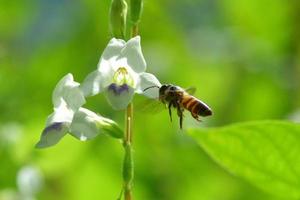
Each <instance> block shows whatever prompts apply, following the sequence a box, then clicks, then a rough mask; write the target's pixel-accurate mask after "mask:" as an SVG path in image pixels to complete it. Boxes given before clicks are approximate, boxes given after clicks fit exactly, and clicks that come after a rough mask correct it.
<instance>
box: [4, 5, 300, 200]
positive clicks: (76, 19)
mask: <svg viewBox="0 0 300 200" xmlns="http://www.w3.org/2000/svg"><path fill="white" fill-rule="evenodd" d="M109 5H110V1H109V0H26V1H22V0H0V199H1V200H10V199H16V196H17V195H18V194H25V196H26V194H27V193H32V194H33V196H34V198H35V199H42V200H52V199H62V200H67V199H72V200H81V199H116V198H117V197H118V194H119V192H120V190H121V185H122V177H121V166H122V159H123V149H122V145H121V144H120V142H118V141H116V140H114V139H111V138H109V137H107V136H104V135H103V136H102V135H100V136H99V137H97V138H96V139H94V140H92V141H88V142H80V141H78V140H76V139H75V138H73V137H72V136H70V135H67V136H66V137H65V138H64V139H63V140H62V141H61V142H60V143H59V144H58V145H56V146H54V147H51V148H48V149H44V150H36V149H34V145H35V143H36V142H37V141H38V139H39V137H40V133H41V131H42V130H43V128H44V125H45V120H46V117H47V115H49V114H50V113H51V112H52V103H51V94H52V90H53V89H54V87H55V85H56V83H57V82H58V80H60V78H62V77H63V76H64V75H65V74H67V73H69V72H70V73H72V74H73V75H74V77H75V80H76V81H78V82H81V81H83V79H84V78H85V76H86V75H87V74H88V73H89V72H91V71H93V70H94V69H95V68H96V65H97V62H98V59H99V57H100V55H101V52H102V51H103V49H104V47H105V46H106V44H107V42H108V41H109V39H110V34H109V29H108V10H109ZM299 10H300V3H299V1H297V0H290V1H284V0H245V1H240V0H227V1H222V0H219V1H218V0H185V1H180V0H153V1H150V0H145V3H144V12H143V16H142V23H141V24H140V34H141V36H142V47H143V52H144V56H145V58H146V60H147V64H148V69H147V71H148V72H151V73H154V74H155V75H156V76H157V77H158V78H159V79H160V81H161V82H162V83H173V84H176V85H180V86H182V87H189V86H194V87H196V88H197V92H196V96H197V97H199V98H200V99H202V100H203V101H205V102H207V103H208V104H209V105H210V106H211V107H212V109H213V111H214V116H212V117H210V118H205V119H203V121H204V122H203V123H201V124H198V123H196V122H195V120H193V119H192V118H191V117H190V116H189V114H188V113H187V114H186V118H185V122H184V128H188V127H191V126H199V127H206V126H207V127H214V126H223V125H227V124H231V123H235V122H240V121H248V120H262V119H291V120H298V121H299V118H300V117H299V116H300V110H299V107H300V89H299V88H300V12H299ZM139 99H140V97H137V100H139ZM85 107H87V108H89V109H92V110H94V111H96V112H98V113H101V114H102V115H104V116H106V117H110V118H112V119H114V120H116V121H117V122H119V123H120V125H121V126H123V125H124V122H123V121H124V113H123V112H116V111H114V110H112V108H110V107H109V106H108V103H107V102H106V101H105V99H104V97H103V96H101V95H98V96H95V97H91V98H89V99H88V103H87V104H86V106H85ZM134 115H135V121H134V149H135V151H134V156H135V167H136V168H135V181H134V196H135V199H145V200H181V199H186V200H220V199H221V200H240V199H243V200H254V199H255V200H273V199H275V200H276V198H275V197H272V196H269V195H268V194H266V193H264V192H262V191H260V190H258V189H257V188H255V187H253V186H252V185H250V184H249V183H247V182H245V181H244V180H241V179H239V178H238V177H235V176H234V175H232V174H230V173H229V172H227V171H225V170H223V169H222V168H221V167H219V166H218V165H217V164H216V163H215V162H214V161H213V160H212V159H211V158H209V157H208V156H207V155H206V154H205V153H204V151H203V150H202V149H200V147H198V146H197V145H196V144H195V142H194V141H193V140H192V139H191V138H189V137H188V136H187V135H186V134H185V131H184V130H183V131H180V130H179V125H178V121H176V120H174V122H173V123H170V121H169V118H168V114H167V111H162V112H160V113H158V114H156V115H153V114H146V113H144V112H139V111H138V109H136V111H135V114H134ZM24 177H25V178H24ZM28 177H29V178H28ZM30 177H32V181H29V182H28V180H30V179H31V178H30ZM23 196H24V195H23ZM22 198H23V199H25V197H22ZM22 198H21V199H22Z"/></svg>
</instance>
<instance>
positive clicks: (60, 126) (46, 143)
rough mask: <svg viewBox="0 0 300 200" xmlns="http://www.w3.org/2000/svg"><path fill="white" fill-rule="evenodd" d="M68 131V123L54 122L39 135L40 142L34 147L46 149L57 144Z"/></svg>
mask: <svg viewBox="0 0 300 200" xmlns="http://www.w3.org/2000/svg"><path fill="white" fill-rule="evenodd" d="M68 130H69V123H66V122H56V123H53V124H51V125H49V126H47V127H46V128H45V129H44V130H43V133H42V135H41V138H40V141H39V142H38V143H37V144H36V145H35V147H36V148H46V147H50V146H53V145H55V144H57V143H58V142H59V141H60V139H61V138H62V137H64V136H65V135H66V134H67V132H68Z"/></svg>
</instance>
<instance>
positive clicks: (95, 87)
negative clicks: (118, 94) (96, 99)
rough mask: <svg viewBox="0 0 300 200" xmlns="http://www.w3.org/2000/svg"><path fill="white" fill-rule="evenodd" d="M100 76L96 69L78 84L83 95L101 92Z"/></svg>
mask: <svg viewBox="0 0 300 200" xmlns="http://www.w3.org/2000/svg"><path fill="white" fill-rule="evenodd" d="M101 79H102V76H101V73H100V72H99V71H98V70H95V71H93V72H92V73H90V74H89V75H88V76H87V77H86V78H85V79H84V81H83V83H82V84H81V85H80V89H81V90H82V92H83V94H84V96H85V97H87V96H94V95H96V94H99V93H100V92H101V90H102V89H101V81H102V80H101Z"/></svg>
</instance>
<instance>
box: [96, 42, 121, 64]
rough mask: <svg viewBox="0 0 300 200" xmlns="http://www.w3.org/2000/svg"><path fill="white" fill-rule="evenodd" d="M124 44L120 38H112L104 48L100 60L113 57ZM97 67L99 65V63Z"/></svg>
mask: <svg viewBox="0 0 300 200" xmlns="http://www.w3.org/2000/svg"><path fill="white" fill-rule="evenodd" d="M125 44H126V42H125V41H124V40H122V39H116V38H112V39H111V40H110V41H109V42H108V44H107V46H106V48H105V49H104V51H103V53H102V56H101V58H100V60H109V59H111V58H113V57H116V56H117V55H119V54H120V52H121V50H122V49H123V48H124V47H125ZM98 67H100V65H99V66H98Z"/></svg>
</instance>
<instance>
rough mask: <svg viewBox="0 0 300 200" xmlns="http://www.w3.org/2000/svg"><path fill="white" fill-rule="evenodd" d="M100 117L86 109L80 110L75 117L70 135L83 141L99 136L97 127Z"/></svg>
mask: <svg viewBox="0 0 300 200" xmlns="http://www.w3.org/2000/svg"><path fill="white" fill-rule="evenodd" d="M97 120H99V116H98V115H97V114H96V113H94V112H92V111H90V110H88V109H85V108H80V109H79V110H78V111H77V112H76V113H75V115H74V118H73V121H72V124H71V127H70V134H71V135H73V136H74V137H76V138H77V139H79V140H81V141H85V140H88V139H92V138H94V137H96V136H97V135H98V134H99V128H98V126H97Z"/></svg>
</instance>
